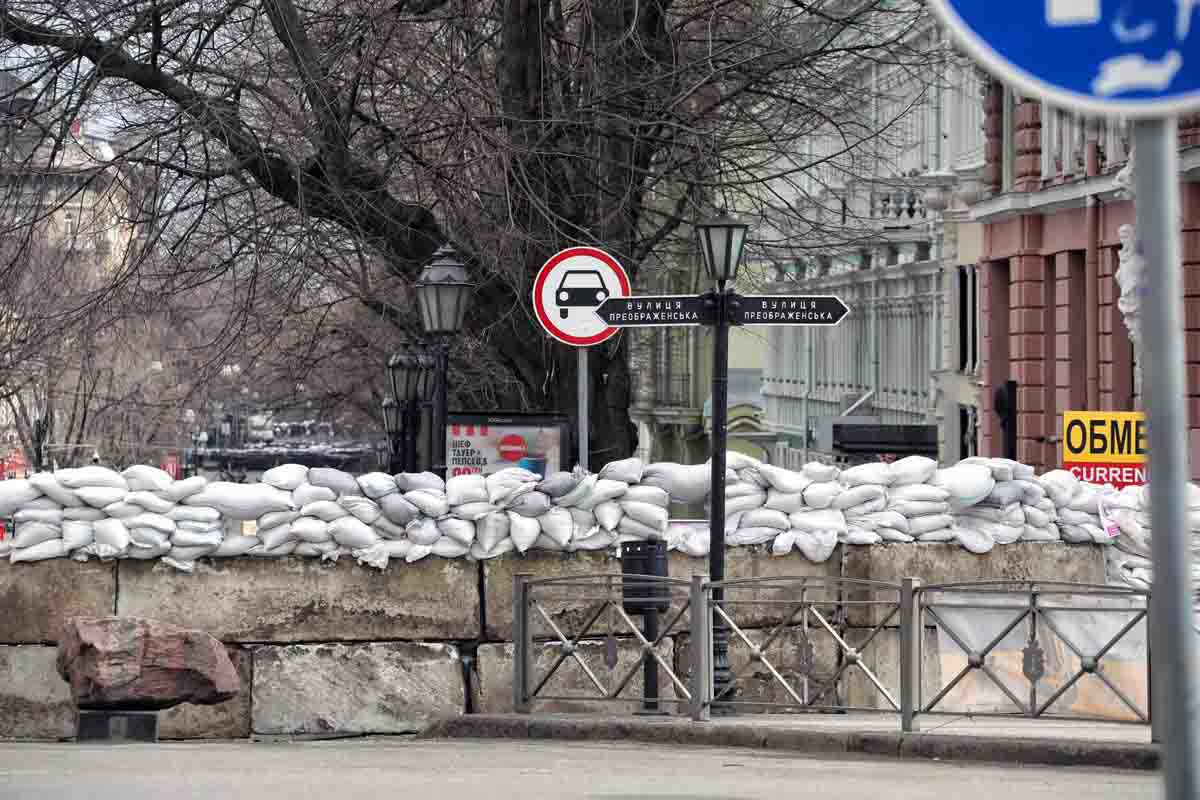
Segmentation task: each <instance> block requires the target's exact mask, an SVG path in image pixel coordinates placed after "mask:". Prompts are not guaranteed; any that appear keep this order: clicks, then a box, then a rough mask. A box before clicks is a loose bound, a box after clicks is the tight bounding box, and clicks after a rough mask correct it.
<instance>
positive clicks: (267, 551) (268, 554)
mask: <svg viewBox="0 0 1200 800" xmlns="http://www.w3.org/2000/svg"><path fill="white" fill-rule="evenodd" d="M297 545H298V543H297V542H293V541H287V542H284V543H283V544H281V545H279V546H278V547H267V546H266V545H260V546H259V547H256V548H255V549H253V550H251V551H250V552H248V553H246V555H248V556H253V557H255V558H284V557H285V556H290V555H291V554H292V553H294V552H296V547H297ZM172 549H174V548H172ZM163 560H164V561H165V560H166V559H163Z"/></svg>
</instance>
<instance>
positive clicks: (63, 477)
mask: <svg viewBox="0 0 1200 800" xmlns="http://www.w3.org/2000/svg"><path fill="white" fill-rule="evenodd" d="M54 477H55V478H57V479H58V482H59V483H60V484H62V485H63V486H65V487H67V488H68V489H81V488H83V487H84V486H93V487H95V486H107V487H109V488H113V489H121V490H123V491H126V492H127V491H129V481H127V480H125V479H124V478H122V477H121V475H120V473H118V472H114V471H112V470H111V469H109V468H108V467H98V466H94V465H92V466H87V467H75V468H74V469H60V470H57V471H56V472H55V473H54Z"/></svg>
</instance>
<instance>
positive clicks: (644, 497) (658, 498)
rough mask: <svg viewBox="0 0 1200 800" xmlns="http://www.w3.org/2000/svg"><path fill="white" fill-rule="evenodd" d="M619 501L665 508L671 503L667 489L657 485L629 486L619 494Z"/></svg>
mask: <svg viewBox="0 0 1200 800" xmlns="http://www.w3.org/2000/svg"><path fill="white" fill-rule="evenodd" d="M618 502H620V503H649V504H650V505H652V506H658V507H660V508H666V507H667V506H669V505H671V496H670V495H669V494H667V490H666V489H663V488H661V487H658V486H630V487H629V488H628V489H626V490H625V494H623V495H621V499H620V500H619V501H618Z"/></svg>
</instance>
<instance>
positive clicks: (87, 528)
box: [62, 519, 96, 550]
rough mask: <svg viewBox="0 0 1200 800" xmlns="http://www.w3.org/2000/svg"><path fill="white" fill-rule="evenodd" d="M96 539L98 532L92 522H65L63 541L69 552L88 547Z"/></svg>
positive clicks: (71, 520) (70, 520)
mask: <svg viewBox="0 0 1200 800" xmlns="http://www.w3.org/2000/svg"><path fill="white" fill-rule="evenodd" d="M95 539H96V530H95V528H94V527H92V523H90V522H82V521H80V520H73V519H69V520H66V521H64V522H63V526H62V540H63V542H64V543H65V545H66V547H67V549H68V550H78V549H79V548H81V547H87V546H88V545H89V544H91V543H92V542H93V541H95Z"/></svg>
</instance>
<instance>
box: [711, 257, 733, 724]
mask: <svg viewBox="0 0 1200 800" xmlns="http://www.w3.org/2000/svg"><path fill="white" fill-rule="evenodd" d="M713 300H714V303H715V305H716V308H715V311H716V324H715V325H714V327H713V377H712V495H711V497H710V498H709V508H710V513H711V515H712V517H711V519H710V523H709V539H710V542H709V550H708V573H709V579H710V580H712V581H713V582H714V583H718V582H720V581H723V580H725V447H726V433H727V431H726V428H727V425H728V422H727V418H728V406H729V296H728V295H727V294H726V293H725V281H720V280H719V281H717V291H716V294H715V297H714V298H713ZM724 599H725V592H724V590H723V589H720V588H717V589H714V590H713V594H712V600H713V606H714V610H713V701H714V705H713V713H714V714H718V715H720V714H731V713H732V711H733V709H732V708H731V707H729V706H725V707H722V706H719V705H716V703H717V702H720V701H722V700H725V701H729V700H732V699H733V697H734V692H733V690H734V687H733V674H732V671H731V670H730V667H729V629H728V628H727V627H726V626H725V623H724V621H723V620H721V618H720V617H719V616H718V615H717V613H716V607H718V606H720V605H721V603H722V602H723V601H724Z"/></svg>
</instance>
